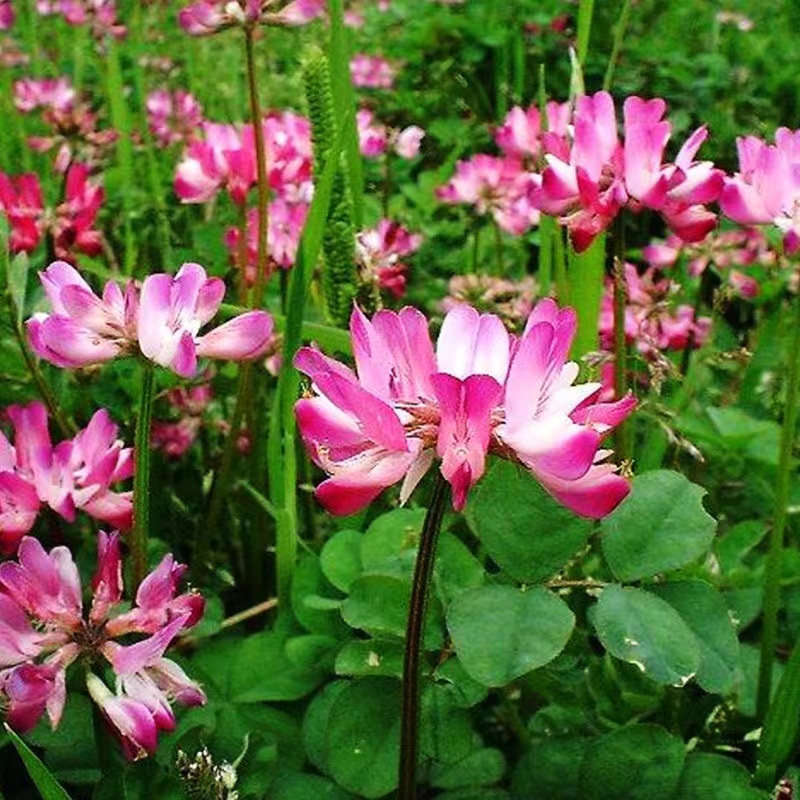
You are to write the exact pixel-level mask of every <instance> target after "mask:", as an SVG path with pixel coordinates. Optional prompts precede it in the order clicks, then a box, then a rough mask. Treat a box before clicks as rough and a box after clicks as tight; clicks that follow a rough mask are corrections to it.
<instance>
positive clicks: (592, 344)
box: [559, 4, 606, 361]
mask: <svg viewBox="0 0 800 800" xmlns="http://www.w3.org/2000/svg"><path fill="white" fill-rule="evenodd" d="M582 5H583V4H582ZM590 18H591V17H590ZM575 66H577V70H576V74H579V72H580V67H579V65H575ZM567 258H568V261H569V303H570V305H572V306H573V307H574V308H575V311H576V313H577V315H578V330H577V332H576V333H575V339H574V341H573V342H572V350H571V351H570V355H571V357H572V358H573V359H575V360H576V361H577V360H580V358H581V357H582V356H585V355H586V354H587V353H593V352H595V351H596V350H598V349H599V344H600V343H599V338H598V332H597V318H598V317H599V315H600V300H601V298H602V296H603V278H604V276H605V260H606V237H605V234H603V233H601V234H600V235H599V236H598V237H597V238H596V239H595V240H594V242H592V244H591V245H590V246H589V248H588V249H587V250H585V251H584V252H583V253H576V252H575V250H574V249H573V247H572V244H570V245H569V246H568V247H567ZM559 299H560V298H559ZM563 302H564V301H563V300H562V303H563Z"/></svg>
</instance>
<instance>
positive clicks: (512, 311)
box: [442, 275, 539, 330]
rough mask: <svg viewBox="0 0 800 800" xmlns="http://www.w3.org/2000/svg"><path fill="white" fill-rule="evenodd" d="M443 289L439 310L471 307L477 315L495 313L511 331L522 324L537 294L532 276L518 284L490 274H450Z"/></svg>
mask: <svg viewBox="0 0 800 800" xmlns="http://www.w3.org/2000/svg"><path fill="white" fill-rule="evenodd" d="M447 289H448V295H447V297H445V298H444V299H443V300H442V311H445V312H447V311H452V309H454V308H455V307H456V306H458V305H469V306H474V307H475V308H476V309H477V310H478V311H480V312H489V313H491V314H496V315H497V316H498V317H500V319H502V320H503V322H504V323H505V325H506V327H508V328H510V329H512V330H513V329H516V328H518V327H519V326H520V325H521V324H522V323H523V322H525V320H526V319H527V318H528V315H529V314H530V313H531V311H532V310H533V304H534V300H535V299H536V297H537V296H538V294H539V287H538V285H537V283H536V279H535V278H534V277H533V276H532V275H527V276H526V277H525V278H523V279H522V280H520V281H512V280H509V279H508V278H497V277H495V276H493V275H454V276H453V277H452V278H450V281H449V283H448V285H447Z"/></svg>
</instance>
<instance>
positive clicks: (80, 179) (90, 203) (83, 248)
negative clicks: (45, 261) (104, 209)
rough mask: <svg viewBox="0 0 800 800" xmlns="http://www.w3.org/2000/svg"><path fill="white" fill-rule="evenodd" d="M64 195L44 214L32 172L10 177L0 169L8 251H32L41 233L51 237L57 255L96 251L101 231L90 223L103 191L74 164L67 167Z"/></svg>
mask: <svg viewBox="0 0 800 800" xmlns="http://www.w3.org/2000/svg"><path fill="white" fill-rule="evenodd" d="M65 195H66V196H65V200H64V202H63V203H61V205H59V206H57V207H56V208H55V209H54V210H53V212H52V213H48V212H47V211H46V210H45V208H44V205H43V202H42V192H41V188H40V187H39V179H38V178H37V177H36V175H32V174H26V175H19V176H18V177H16V178H12V177H10V176H8V175H6V174H5V173H3V172H0V208H2V209H3V211H4V212H5V215H6V217H7V218H8V221H9V224H10V225H11V241H10V246H11V250H12V252H26V253H31V252H33V251H34V250H35V249H36V247H37V246H38V245H39V242H40V241H41V239H42V236H44V235H45V233H48V234H50V236H52V239H53V247H54V250H55V253H56V255H57V256H58V257H59V258H62V259H70V260H74V259H75V256H74V253H75V252H79V253H85V254H86V255H89V256H94V255H97V254H98V253H99V252H100V250H101V249H102V239H101V234H100V231H98V230H96V229H95V228H94V227H93V226H94V224H95V221H96V219H97V213H98V211H99V210H100V206H101V205H102V203H103V198H104V192H103V189H102V187H100V186H98V185H97V184H95V183H93V182H91V181H90V180H89V169H88V167H86V166H84V165H83V164H77V163H75V164H73V165H72V166H71V167H70V168H69V171H68V172H67V177H66V181H65Z"/></svg>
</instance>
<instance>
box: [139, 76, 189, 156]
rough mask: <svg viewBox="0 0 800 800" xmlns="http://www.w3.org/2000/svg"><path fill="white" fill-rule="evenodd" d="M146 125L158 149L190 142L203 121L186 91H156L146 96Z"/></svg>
mask: <svg viewBox="0 0 800 800" xmlns="http://www.w3.org/2000/svg"><path fill="white" fill-rule="evenodd" d="M145 108H146V109H147V123H148V125H149V127H150V131H151V132H152V134H153V136H155V137H156V141H157V142H158V144H159V146H160V147H168V146H169V145H171V144H176V143H178V142H189V141H191V140H192V139H193V138H194V136H195V134H196V131H197V129H198V128H199V127H200V125H201V124H202V122H203V109H202V108H201V107H200V103H198V102H197V100H196V99H195V98H194V96H193V95H191V94H189V92H184V91H183V90H181V89H178V90H177V91H175V92H172V93H170V92H168V91H166V90H164V89H157V90H156V91H154V92H151V93H150V94H149V95H148V96H147V101H146V103H145Z"/></svg>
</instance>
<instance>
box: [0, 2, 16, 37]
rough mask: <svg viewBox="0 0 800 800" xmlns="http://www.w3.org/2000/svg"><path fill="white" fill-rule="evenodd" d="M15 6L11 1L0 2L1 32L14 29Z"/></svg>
mask: <svg viewBox="0 0 800 800" xmlns="http://www.w3.org/2000/svg"><path fill="white" fill-rule="evenodd" d="M14 19H15V14H14V6H12V5H11V0H0V31H7V30H10V29H11V28H13V27H14Z"/></svg>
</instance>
